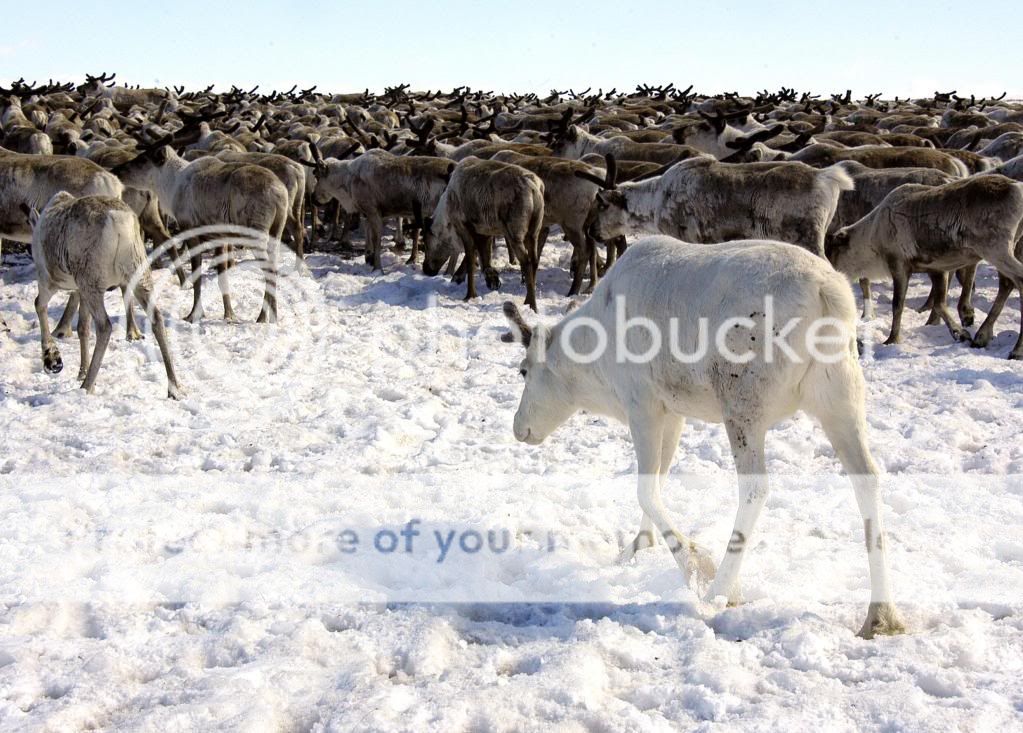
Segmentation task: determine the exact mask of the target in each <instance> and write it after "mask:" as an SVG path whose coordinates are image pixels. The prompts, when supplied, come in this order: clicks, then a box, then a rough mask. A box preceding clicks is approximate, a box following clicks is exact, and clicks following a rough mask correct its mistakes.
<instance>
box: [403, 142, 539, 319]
mask: <svg viewBox="0 0 1023 733" xmlns="http://www.w3.org/2000/svg"><path fill="white" fill-rule="evenodd" d="M543 200H544V185H543V181H541V180H540V178H539V177H538V176H537V175H536V174H534V173H530V172H529V171H527V170H526V169H525V168H520V167H519V166H517V165H512V164H510V163H501V162H498V161H496V160H480V159H479V158H472V157H470V158H466V159H465V160H463V161H462V162H461V163H459V164H458V165H457V166H455V170H454V173H452V174H451V182H450V183H448V186H447V188H446V189H444V194H443V195H442V196H441V197H440V201H439V202H438V204H437V208H436V210H435V211H434V218H433V220H432V222H431V223H430V224H428V225H427V226H426V238H425V240H426V241H425V244H426V257H425V259H424V261H423V272H425V273H426V274H427V275H436V274H437V273H438V272H440V268H441V266H442V265H443V264H444V263H445V262H448V261H449V260H450V261H454V258H455V257H457V255H458V251H459V249H460V248H461V249H462V250H464V252H465V260H464V262H465V266H466V270H467V272H468V285H467V289H466V294H465V299H466V300H470V299H472V298H475V297H477V296H476V280H475V267H476V254H477V253H479V255H480V260H481V261H480V265H481V267H482V268H483V274H484V277H485V278H486V282H487V286H488V287H489V288H491V289H492V290H496V289H497V288H498V287H500V285H501V280H500V278H499V277H498V274H497V271H496V270H494V269H493V268H492V267H491V266H490V249H491V243H490V241H489V238H490V237H500V236H503V237H504V240H505V243H506V244H507V245H508V252H509V255H511V256H514V257H515V258H516V259H518V261H519V264H520V267H521V268H522V277H523V279H524V280H525V282H526V305H528V306H529V307H530V308H532V309H533V310H536V271H537V267H538V264H539V245H538V242H539V237H540V229H541V228H542V227H543V217H544V203H543Z"/></svg>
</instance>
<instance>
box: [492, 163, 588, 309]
mask: <svg viewBox="0 0 1023 733" xmlns="http://www.w3.org/2000/svg"><path fill="white" fill-rule="evenodd" d="M492 160H497V161H500V162H503V163H514V164H515V165H517V166H521V167H522V168H525V169H526V170H527V171H532V172H533V173H535V174H536V175H537V176H539V178H540V180H541V181H543V190H544V200H543V204H544V217H543V219H544V222H543V223H544V227H550V226H551V225H552V224H557V225H558V226H560V227H561V231H562V232H563V233H564V235H565V239H566V240H568V242H569V243H570V244H571V245H572V285H571V287H570V288H569V290H568V294H569V295H576V294H578V293H579V291H580V289H581V288H582V281H583V275H584V274H585V272H586V268H587V266H588V267H589V269H590V286H589V290H591V291H592V290H593V288H594V287H595V286H596V284H597V280H598V279H599V276H598V273H597V248H596V246H595V242H594V241H593V238H592V237H591V236H589V234H588V233H587V232H586V223H587V222H586V220H587V218H588V216H589V211H590V209H591V208H592V207H593V201H594V199H595V198H596V196H597V191H600V190H601V188H602V187H601V186H598V185H597V184H596V183H594V182H593V181H589V180H585V179H583V178H579V177H578V176H577V173H580V172H583V173H588V174H590V175H593V176H599V177H601V178H603V177H604V170H601V169H599V168H595V167H592V166H589V165H586V164H585V163H580V162H578V161H575V160H565V159H564V158H551V157H533V156H529V155H519V154H518V153H514V152H512V151H510V150H508V151H504V152H502V153H498V154H497V155H495V156H494V157H493V158H492ZM542 239H544V236H543V235H541V240H542Z"/></svg>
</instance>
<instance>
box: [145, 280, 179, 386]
mask: <svg viewBox="0 0 1023 733" xmlns="http://www.w3.org/2000/svg"><path fill="white" fill-rule="evenodd" d="M135 300H137V301H138V302H139V305H140V306H142V308H144V309H145V311H146V315H147V316H148V317H149V323H150V325H151V326H152V328H153V335H154V336H156V343H157V345H158V346H159V347H160V356H161V357H162V358H163V367H164V370H165V371H166V372H167V396H168V397H169V398H171V399H172V400H179V399H181V398H182V397H184V394H185V393H184V390H183V389H181V385H180V384H179V383H178V377H177V375H176V374H175V373H174V362H173V360H172V358H171V351H170V347H169V346H168V344H167V332H166V329H165V328H164V325H163V314H162V313H160V311H159V309H158V308H157V307H156V304H155V303H154V302H153V293H152V291H151V290H149V289H147V288H144V287H142V286H141V285H137V286H136V287H135Z"/></svg>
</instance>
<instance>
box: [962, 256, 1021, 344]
mask: <svg viewBox="0 0 1023 733" xmlns="http://www.w3.org/2000/svg"><path fill="white" fill-rule="evenodd" d="M1012 290H1013V284H1012V280H1010V279H1009V278H1007V277H1005V276H1004V275H1002V274H999V275H998V293H997V294H996V295H995V299H994V302H993V303H991V310H989V311H988V314H987V318H985V319H984V322H983V323H982V324H980V328H978V329H977V333H975V334H974V335H973V341H972V342H971V344H970V345H971V346H973V347H974V348H975V349H982V348H984V347H985V346H987V345H988V344H989V343H991V337H992V336H994V332H995V323H996V322H997V321H998V316H1000V315H1001V314H1002V309H1003V308H1005V304H1006V302H1008V300H1009V296H1010V295H1012Z"/></svg>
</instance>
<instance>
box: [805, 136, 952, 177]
mask: <svg viewBox="0 0 1023 733" xmlns="http://www.w3.org/2000/svg"><path fill="white" fill-rule="evenodd" d="M789 160H795V161H799V162H802V163H806V164H808V165H812V166H814V167H816V168H824V167H827V166H830V165H834V164H835V163H840V162H842V161H843V160H855V161H856V162H858V163H862V164H863V165H865V166H867V167H868V168H936V169H937V170H939V171H942V172H944V173H948V174H949V175H951V176H956V177H958V178H965V177H966V176H967V175H969V173H970V172H969V169H968V168H967V166H966V165H965V164H964V163H963V162H962V161H960V160H957V159H956V158H954V157H953V156H951V155H949V154H947V153H943V152H941V151H939V150H932V149H930V148H891V147H885V146H874V145H865V146H863V147H858V148H846V149H841V148H834V147H831V146H829V145H821V144H817V145H810V146H808V147H805V148H803V149H802V150H800V151H799V152H797V153H794V154H793V155H791V156H790V157H789Z"/></svg>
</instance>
